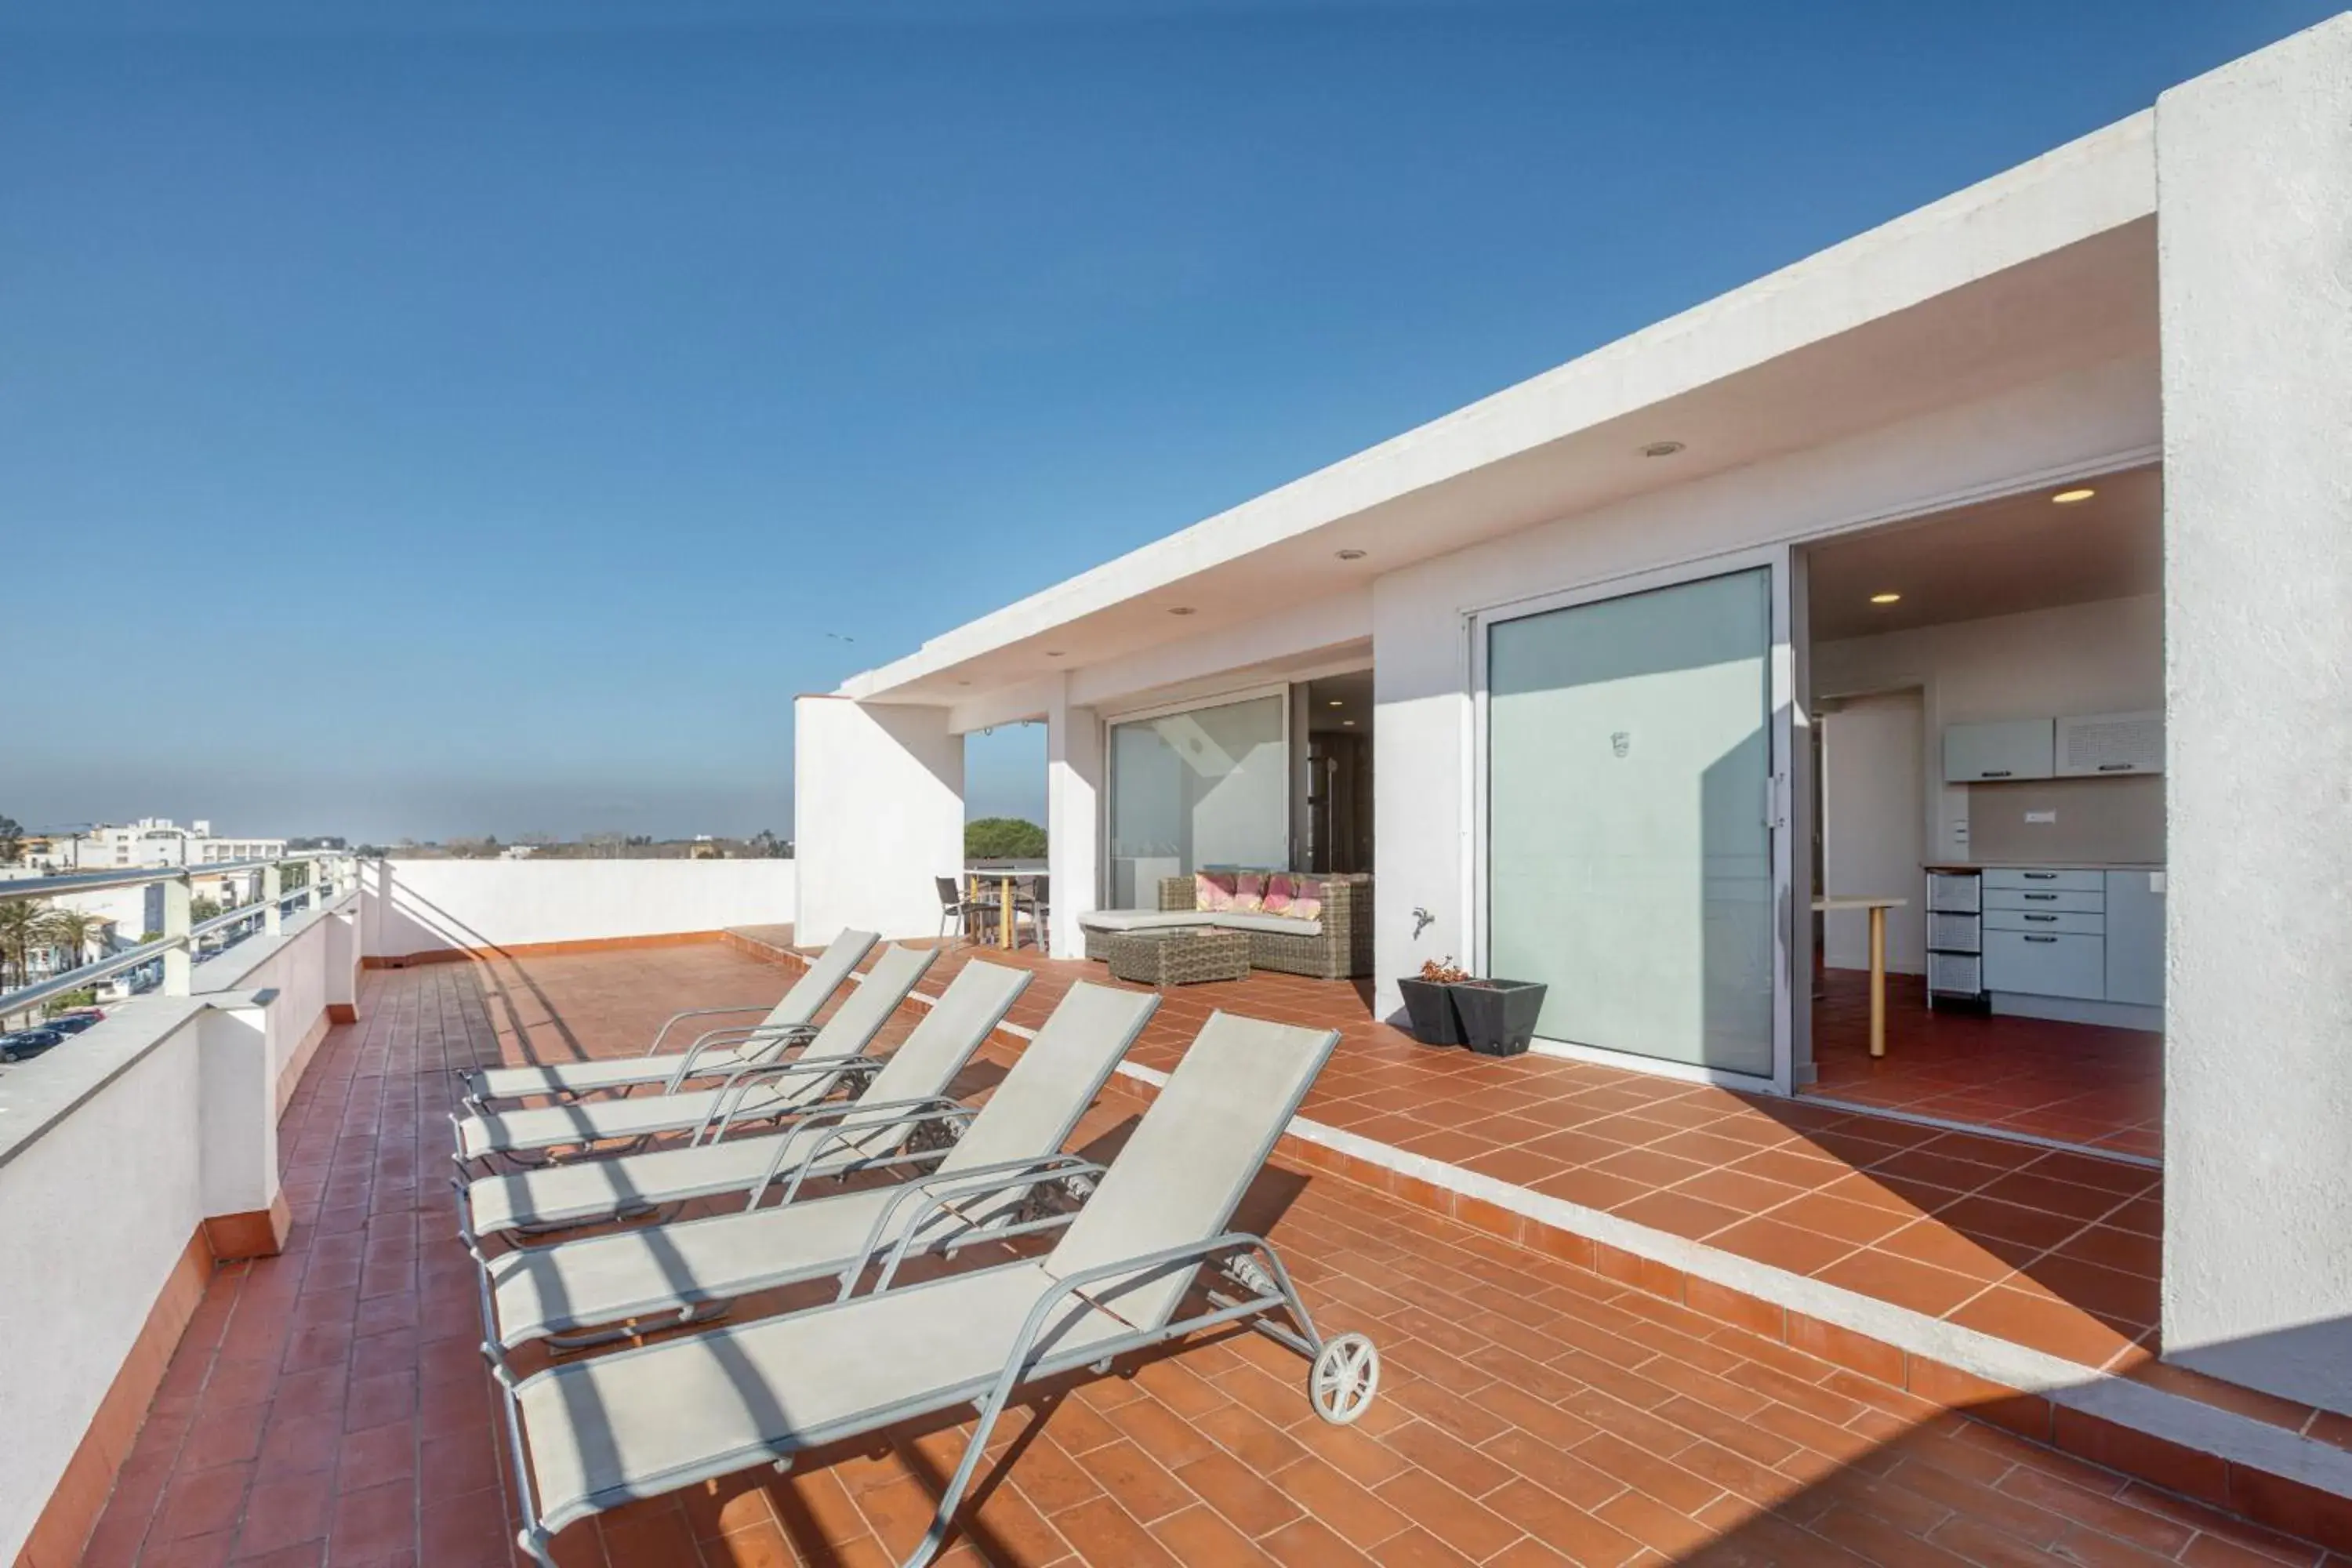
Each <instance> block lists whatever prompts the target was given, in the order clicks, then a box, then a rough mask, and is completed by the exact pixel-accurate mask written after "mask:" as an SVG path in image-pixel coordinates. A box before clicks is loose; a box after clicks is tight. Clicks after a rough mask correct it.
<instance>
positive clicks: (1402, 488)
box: [839, 113, 2158, 704]
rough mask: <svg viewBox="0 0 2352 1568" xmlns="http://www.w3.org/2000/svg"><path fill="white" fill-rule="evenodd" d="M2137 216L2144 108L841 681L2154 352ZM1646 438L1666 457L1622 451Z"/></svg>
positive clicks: (1017, 653) (1493, 527)
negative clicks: (1667, 449)
mask: <svg viewBox="0 0 2352 1568" xmlns="http://www.w3.org/2000/svg"><path fill="white" fill-rule="evenodd" d="M2155 210H2156V175H2155V151H2154V143H2153V116H2152V115H2151V114H2149V113H2142V114H2139V115H2136V116H2134V117H2133V118H2131V119H2129V120H2126V121H2121V122H2119V123H2117V124H2116V125H2112V126H2109V127H2107V128H2106V129H2105V130H2104V131H2100V132H2095V133H2094V134H2092V135H2090V136H2086V137H2084V138H2083V139H2082V140H2080V141H2077V142H2069V143H2068V144H2067V145H2065V146H2063V147H2061V148H2058V149H2057V150H2055V151H2054V152H2052V153H2045V154H2043V155H2042V157H2040V158H2037V159H2035V160H2033V161H2032V163H2025V164H2021V165H2020V166H2019V167H2017V168H2015V169H2011V170H2010V171H2008V172H2006V173H2004V174H2000V175H1997V176H1995V177H1994V178H1992V179H1990V180H1987V181H1984V182H1982V183H1980V184H1976V185H1972V186H1969V188H1968V189H1966V190H1964V191H1961V192H1959V193H1958V194H1956V195H1951V196H1948V197H1946V198H1945V199H1944V200H1942V201H1939V202H1937V203H1935V204H1933V205H1929V206H1926V207H1922V208H1919V209H1918V210H1917V211H1916V212H1912V213H1909V214H1906V216H1902V217H1900V218H1897V219H1895V221H1893V222H1891V223H1888V224H1885V225H1883V226H1880V227H1878V228H1875V229H1872V230H1870V231H1869V232H1868V233H1866V234H1863V235H1860V236H1857V237H1855V238H1853V239H1850V240H1847V241H1846V242H1844V243H1843V244H1842V245H1838V246H1834V247H1831V248H1830V249H1827V250H1824V251H1821V252H1819V253H1818V254H1816V255H1813V256H1811V257H1808V258H1805V259H1804V260H1802V261H1800V262H1797V263H1795V264H1793V265H1791V266H1790V267H1787V268H1782V269H1781V270H1780V271H1778V272H1774V273H1772V274H1770V275H1769V276H1767V277H1765V278H1762V279H1758V280H1757V281H1756V282H1753V283H1750V284H1748V285H1747V286H1746V287H1744V288H1741V289H1735V290H1733V291H1732V292H1730V293H1728V294H1724V295H1721V296H1719V297H1717V298H1716V299H1714V300H1709V301H1707V302H1706V303H1705V304H1703V305H1699V306H1696V307H1695V308H1694V309H1692V310H1685V311H1684V312H1683V313H1681V314H1680V315H1677V316H1673V317H1670V318H1668V319H1667V320H1665V321H1661V322H1659V323H1657V324H1656V325H1654V326H1651V327H1647V328H1644V329H1643V331H1638V332H1635V333H1633V334H1632V335H1631V336H1629V337H1625V338H1622V339H1619V340H1618V341H1617V342H1612V343H1610V344H1608V345H1606V346H1605V347H1602V348H1600V349H1596V350H1594V351H1593V352H1592V353H1588V354H1585V355H1583V356H1582V357H1580V358H1578V359H1575V360H1572V361H1570V362H1569V363H1566V364H1564V365H1561V366H1559V368H1558V369H1556V370H1551V371H1548V372H1546V373H1545V374H1542V375H1539V376H1536V377H1534V378H1533V379H1531V380H1528V381H1526V382H1522V383H1520V384H1518V385H1517V386H1513V387H1510V388H1508V389H1507V390H1505V391H1503V392H1499V393H1496V394H1495V395H1493V396H1491V397H1487V398H1484V399H1482V400H1480V401H1479V402H1477V403H1474V404H1472V405H1469V406H1467V407H1465V408H1462V409H1459V410H1457V411H1456V412H1454V413H1453V414H1449V415H1447V416H1444V417H1443V418H1440V419H1436V420H1433V421H1432V422H1430V423H1429V424H1427V425H1423V426H1420V427H1419V428H1417V429H1414V430H1411V431H1408V432H1406V433H1405V434H1403V435H1402V436H1399V437H1395V438H1394V439H1392V440H1389V441H1386V442H1383V443H1381V445H1380V446H1377V447H1371V448H1370V449H1369V450H1367V451H1364V452H1360V453H1358V454H1357V455H1356V456H1354V457H1351V458H1346V459H1343V460H1342V461H1340V462H1338V463H1335V464H1333V465H1331V466H1330V467H1328V468H1323V469H1320V470H1318V472H1315V473H1312V474H1309V475H1307V476H1306V477H1305V478H1303V479H1297V480H1295V481H1293V482H1292V483H1290V484H1287V485H1285V486H1283V487H1281V488H1280V489H1275V490H1270V491H1268V492H1266V493H1265V494H1264V495H1261V496H1258V497H1256V498H1255V499H1253V500H1248V501H1244V503H1242V504H1241V505H1240V506H1237V507H1234V508H1233V509H1232V510H1228V511H1224V512H1221V513H1219V514H1218V515H1216V516H1214V517H1212V518H1209V519H1207V520H1206V521H1202V522H1199V523H1195V524H1194V525H1192V527H1190V528H1187V529H1184V530H1181V531H1179V532H1176V533H1173V534H1171V535H1169V536H1168V537H1167V538H1164V539H1160V540H1158V541H1155V542H1152V543H1150V544H1148V545H1145V546H1143V547H1142V548H1141V549H1139V550H1135V551H1131V552H1129V553H1128V554H1126V555H1123V556H1120V557H1118V559H1116V560H1114V561H1110V562H1108V563H1105V564H1103V565H1101V566H1098V567H1096V568H1094V569H1093V570H1091V571H1088V572H1085V573H1081V574H1078V575H1077V576H1075V577H1072V578H1069V579H1068V580H1066V581H1065V582H1062V583H1060V584H1055V586H1053V587H1051V588H1047V589H1045V590H1044V591H1043V592H1041V593H1038V594H1034V595H1031V596H1029V597H1028V598H1025V599H1023V600H1021V601H1019V602H1018V603H1016V604H1013V605H1008V606H1006V607H1005V608H1003V609H1001V610H998V611H995V612H993V613H992V614H990V615H987V616H982V617H980V618H979V619H977V620H974V621H971V622H968V623H966V624H965V625H963V626H959V627H957V628H956V629H954V630H953V631H950V632H948V633H945V634H943V635H942V636H940V637H935V638H932V639H931V640H929V641H928V642H926V643H925V644H924V645H923V646H922V647H920V648H919V649H918V650H917V651H916V652H914V653H912V654H910V655H908V656H907V657H906V658H900V659H898V660H896V661H894V662H892V663H890V664H887V665H884V666H881V667H880V668H876V669H872V670H868V671H866V672H865V673H863V674H861V675H857V676H854V677H852V678H851V679H848V680H846V681H845V682H844V683H843V684H842V686H841V689H840V691H839V695H841V696H844V697H850V698H856V699H858V700H866V701H883V702H925V703H942V704H945V703H955V702H960V701H967V700H970V699H971V697H972V696H973V694H974V692H975V690H979V689H992V688H999V687H1003V686H1005V685H1009V684H1013V683H1017V682H1024V681H1034V680H1036V679H1039V678H1041V677H1044V676H1048V675H1051V674H1054V673H1055V672H1056V671H1059V670H1063V669H1068V668H1078V667H1082V666H1084V665H1087V664H1088V663H1092V662H1095V661H1097V660H1100V659H1105V658H1116V657H1118V656H1121V655H1125V654H1130V653H1134V652H1138V651H1140V650H1142V649H1145V648H1149V647H1154V646H1157V645H1159V644H1161V643H1166V642H1171V641H1173V640H1175V639H1177V638H1179V637H1196V636H1199V635H1201V634H1202V633H1204V632H1211V631H1213V630H1215V629H1216V628H1217V627H1219V626H1225V625H1237V624H1240V623H1242V622H1245V621H1248V620H1252V619H1255V618H1256V617H1259V616H1265V615H1267V614H1270V613H1272V612H1274V611H1276V610H1278V609H1281V608H1283V607H1284V606H1286V605H1297V604H1300V603H1302V602H1304V601H1307V600H1311V599H1315V598H1318V597H1320V596H1322V595H1328V594H1335V593H1339V592H1341V591H1343V590H1345V589H1347V588H1349V587H1351V586H1358V587H1360V586H1361V585H1363V584H1366V583H1368V582H1369V581H1370V580H1371V579H1372V578H1373V577H1376V576H1378V575H1379V574H1381V573H1384V572H1391V571H1394V570H1396V569H1398V568H1399V567H1402V566H1405V565H1409V564H1411V563H1413V562H1416V561H1421V560H1425V559H1428V558H1429V557H1432V556H1435V555H1440V554H1444V553H1447V552H1452V551H1455V550H1459V549H1462V548H1464V547H1465V546H1467V545H1471V544H1475V543H1477V542H1481V541H1484V540H1487V539H1492V538H1495V537H1497V536H1499V535H1503V534H1507V533H1511V532H1515V531H1518V530H1520V529H1524V528H1528V527H1531V526H1533V525H1535V524H1537V523H1540V522H1546V521H1552V520H1554V519H1558V518H1561V517H1566V516H1570V515H1573V514H1575V513H1577V512H1580V511H1585V510H1591V509H1592V508H1594V507H1597V506H1601V505H1603V504H1606V503H1608V502H1611V501H1615V500H1622V499H1624V498H1626V497H1629V496H1633V495H1636V494H1639V493H1641V492H1643V491H1645V490H1651V489H1664V488H1666V487H1668V486H1671V485H1677V484H1683V483H1686V482H1688V481H1690V480H1692V479H1699V478H1702V477H1704V476H1706V475H1708V474H1712V473H1717V472H1721V471H1724V470H1726V469H1728V468H1738V467H1741V466H1743V465H1746V464H1749V463H1753V462H1757V461H1759V460H1761V459H1763V458H1770V457H1774V456H1776V455H1779V454H1781V453H1786V452H1791V451H1799V450H1802V449H1804V448H1807V447H1813V446H1818V445H1821V444H1822V443H1824V442H1828V441H1832V440H1835V439H1837V438H1839V437H1844V436H1849V435H1853V434H1855V433H1857V432H1860V431H1863V430H1867V429H1870V428H1873V427H1875V426H1882V425H1885V424H1889V423H1892V422H1894V421H1895V420H1899V419H1903V418H1907V417H1911V416H1916V415H1919V414H1924V413H1927V412H1928V411H1930V410H1933V409H1936V408H1940V407H1947V406H1951V405H1958V404H1963V403H1967V402H1970V401H1974V400H1976V399H1979V398H1983V397H1988V396H1990V395H1994V394H1997V393H1999V392H2001V391H2004V390H2006V389H2009V388H2011V387H2016V386H2022V385H2026V384H2031V383H2032V382H2035V381H2039V380H2042V379H2044V378H2047V377H2049V376H2052V375H2055V374H2060V373H2063V372H2064V371H2066V370H2069V369H2073V368H2078V367H2081V366H2084V365H2087V364H2094V363H2105V362H2107V361H2110V360H2114V359H2117V358H2121V357H2124V356H2126V355H2130V354H2136V353H2137V354H2147V353H2153V352H2154V351H2155V349H2156V347H2157V330H2158V329H2157V292H2156V235H2155V221H2154V215H2155ZM1655 441H1679V442H1681V443H1683V444H1684V445H1683V449H1682V450H1681V451H1680V452H1678V453H1676V454H1675V455H1674V456H1673V457H1671V458H1663V459H1661V458H1647V457H1645V456H1643V451H1642V448H1643V447H1644V446H1646V445H1648V444H1649V443H1651V442H1655ZM1343 550H1344V551H1351V552H1352V551H1361V552H1363V554H1362V556H1361V558H1360V559H1353V560H1341V559H1340V558H1339V552H1341V551H1343ZM1177 606H1184V607H1187V608H1189V609H1190V610H1191V611H1192V614H1190V615H1187V616H1171V614H1170V613H1169V612H1170V610H1171V608H1174V607H1177ZM1048 650H1051V651H1052V652H1053V653H1054V654H1055V656H1057V657H1054V658H1048V657H1047V654H1048Z"/></svg>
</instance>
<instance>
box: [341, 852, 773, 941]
mask: <svg viewBox="0 0 2352 1568" xmlns="http://www.w3.org/2000/svg"><path fill="white" fill-rule="evenodd" d="M798 877H799V872H798V869H797V866H796V863H795V862H793V861H791V860H381V861H372V862H369V863H367V864H365V865H364V866H363V867H362V872H361V885H362V889H363V899H362V944H363V946H362V951H363V952H365V954H366V956H368V957H370V958H399V957H404V956H407V955H409V954H411V953H418V952H435V951H437V950H444V949H449V948H481V947H512V946H525V945H530V944H533V943H539V942H594V941H599V940H604V939H611V938H617V937H632V936H666V935H676V934H679V933H682V932H688V931H723V930H725V929H727V928H728V927H730V926H745V925H782V924H786V923H788V922H790V921H792V920H793V916H794V906H795V903H796V894H795V888H796V885H797V881H798Z"/></svg>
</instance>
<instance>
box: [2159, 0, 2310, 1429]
mask: <svg viewBox="0 0 2352 1568" xmlns="http://www.w3.org/2000/svg"><path fill="white" fill-rule="evenodd" d="M2156 154H2157V191H2158V207H2157V227H2158V257H2159V260H2158V268H2159V283H2160V291H2159V298H2160V301H2161V307H2162V322H2163V363H2164V448H2165V453H2164V461H2165V474H2164V492H2165V495H2164V504H2165V517H2164V536H2165V539H2164V549H2165V563H2164V580H2165V615H2166V627H2165V642H2166V650H2165V659H2166V670H2165V685H2166V710H2167V716H2168V734H2167V746H2168V777H2167V789H2168V801H2167V805H2168V866H2169V887H2168V897H2167V900H2166V902H2167V928H2166V960H2167V990H2168V994H2167V998H2166V1016H2167V1025H2168V1028H2167V1038H2166V1052H2165V1127H2164V1142H2165V1171H2166V1174H2165V1237H2164V1293H2163V1309H2164V1322H2163V1335H2164V1345H2165V1353H2166V1359H2168V1360H2171V1361H2177V1362H2179V1363H2183V1364H2185V1365H2188V1366H2190V1367H2194V1368H2196V1369H2198V1370H2200V1371H2203V1372H2208V1373H2213V1374H2214V1375H2217V1376H2221V1377H2226V1378H2229V1379H2231V1380H2232V1381H2234V1382H2238V1383H2242V1384H2250V1385H2252V1386H2253V1387H2256V1388H2260V1389H2264V1390H2267V1391H2269V1392H2272V1393H2274V1394H2281V1395H2284V1396H2285V1397H2288V1398H2291V1399H2296V1400H2302V1401H2307V1402H2311V1403H2315V1404H2318V1405H2326V1406H2328V1407H2330V1408H2333V1409H2336V1410H2338V1411H2347V1412H2352V894H2347V889H2352V613H2347V612H2352V440H2347V437H2346V433H2347V431H2352V295H2347V272H2346V258H2347V257H2352V17H2342V16H2339V17H2337V18H2336V19H2334V20H2332V21H2329V22H2326V23H2323V24H2321V25H2320V26H2316V27H2314V28H2311V29H2310V30H2309V31H2307V32H2304V33H2299V34H2297V35H2295V36H2294V37H2291V38H2288V39H2286V40H2284V42H2282V43H2279V44H2277V45H2274V46H2273V47H2270V48H2267V49H2264V50H2263V51H2261V52H2260V53H2258V54H2253V55H2250V56H2248V57H2246V58H2244V59H2242V60H2238V61H2236V62H2234V63H2232V64H2231V65H2229V66H2226V67H2224V68H2221V69H2220V70H2217V71H2214V72H2212V73H2210V75H2207V76H2203V77H2200V78H2199V79H2196V80H2195V81H2192V82H2189V83H2187V84H2186V85H2184V86H2182V87H2179V88H2177V89H2174V90H2172V91H2170V92H2168V93H2166V94H2165V95H2164V96H2163V97H2162V98H2160V99H2158V100H2157V111H2156Z"/></svg>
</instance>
